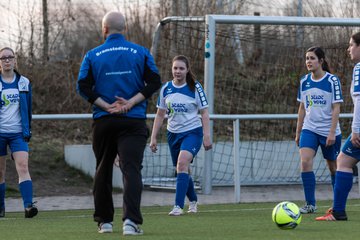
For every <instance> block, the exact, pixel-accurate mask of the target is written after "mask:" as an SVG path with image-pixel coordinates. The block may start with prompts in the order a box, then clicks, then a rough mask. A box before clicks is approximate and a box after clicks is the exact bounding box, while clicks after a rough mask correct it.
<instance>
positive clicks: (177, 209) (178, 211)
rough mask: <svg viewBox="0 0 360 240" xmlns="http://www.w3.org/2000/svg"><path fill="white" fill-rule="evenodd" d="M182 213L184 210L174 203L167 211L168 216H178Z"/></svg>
mask: <svg viewBox="0 0 360 240" xmlns="http://www.w3.org/2000/svg"><path fill="white" fill-rule="evenodd" d="M183 214H184V211H183V210H182V208H181V207H179V206H178V205H175V206H174V208H173V209H172V210H171V212H169V216H180V215H183Z"/></svg>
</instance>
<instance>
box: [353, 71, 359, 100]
mask: <svg viewBox="0 0 360 240" xmlns="http://www.w3.org/2000/svg"><path fill="white" fill-rule="evenodd" d="M359 77H360V64H356V66H355V67H354V72H353V81H354V92H353V94H354V95H359V94H360V83H359V81H360V80H359Z"/></svg>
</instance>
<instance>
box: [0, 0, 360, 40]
mask: <svg viewBox="0 0 360 240" xmlns="http://www.w3.org/2000/svg"><path fill="white" fill-rule="evenodd" d="M84 1H85V2H86V4H87V5H88V6H89V7H92V8H93V9H97V10H99V11H98V12H99V16H94V18H95V17H98V18H101V16H100V15H103V12H104V9H105V8H106V9H108V10H112V9H113V6H114V4H117V6H124V4H126V5H131V4H134V3H135V4H136V3H139V4H140V5H141V4H143V5H144V4H145V3H149V2H151V3H152V2H157V1H158V0H48V2H49V4H51V6H49V8H50V7H53V8H56V9H57V11H58V12H61V11H62V8H63V9H64V8H65V7H66V4H69V3H71V4H72V6H77V5H84ZM169 1H170V0H169ZM178 1H180V0H178ZM217 1H224V3H230V2H231V1H239V0H217ZM245 1H246V4H247V5H246V6H247V15H252V14H253V13H254V12H260V13H261V15H262V16H278V15H286V14H288V15H292V16H295V15H297V12H296V11H297V10H296V8H294V7H292V8H289V5H288V3H289V2H295V3H297V2H299V1H300V2H302V3H303V5H304V7H303V13H304V14H307V13H311V14H315V15H316V12H314V11H315V10H321V9H325V8H326V7H329V6H327V5H326V4H329V3H331V5H332V6H334V7H333V8H334V9H337V10H335V11H334V12H333V13H332V14H333V17H339V16H341V15H343V14H342V12H341V10H342V9H345V7H344V6H343V5H344V3H345V2H347V3H349V2H352V3H354V4H355V5H354V6H355V7H354V6H353V8H354V9H358V8H356V4H357V6H360V0H267V1H265V0H245ZM41 3H42V0H0V12H1V18H0V19H1V22H0V47H2V46H4V45H7V46H10V47H14V45H15V44H16V42H18V41H20V40H21V39H22V40H23V41H26V39H28V36H27V35H26V33H27V32H29V29H28V28H29V27H30V26H29V24H28V23H29V19H35V21H37V24H41V22H42V21H41V19H42V18H41V17H42V16H41V15H42V13H41ZM305 5H307V6H310V8H309V7H305ZM314 9H315V10H314ZM336 15H338V16H336ZM354 15H355V16H356V14H354ZM34 27H35V28H41V25H38V26H34Z"/></svg>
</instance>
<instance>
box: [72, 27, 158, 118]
mask: <svg viewBox="0 0 360 240" xmlns="http://www.w3.org/2000/svg"><path fill="white" fill-rule="evenodd" d="M160 86H161V81H160V76H159V73H158V69H157V67H156V65H155V62H154V59H153V57H152V56H151V54H150V52H149V51H148V50H147V49H146V48H145V47H142V46H140V45H137V44H134V43H131V42H129V41H126V40H125V38H124V36H123V35H121V34H111V35H110V36H108V38H107V39H106V41H105V43H104V44H102V45H100V46H98V47H96V48H94V49H92V50H90V51H89V52H87V53H86V55H85V57H84V59H83V61H82V64H81V67H80V72H79V76H78V81H77V91H78V92H79V93H80V95H81V96H82V97H83V98H85V99H86V100H87V101H89V102H90V103H92V104H93V103H94V102H95V100H96V99H97V98H99V97H101V98H102V99H103V100H104V101H106V102H107V103H109V104H111V103H113V102H115V101H116V98H115V96H118V97H123V98H125V99H127V100H128V99H130V98H131V97H133V96H134V95H136V94H137V93H139V92H140V93H142V94H143V95H144V96H145V98H146V99H147V98H149V97H150V96H151V95H152V94H153V93H154V92H156V91H157V90H158V89H159V88H160ZM146 107H147V101H143V102H141V103H139V104H137V105H135V106H134V107H133V108H132V109H131V110H130V111H129V112H127V113H124V114H121V116H124V117H129V118H142V119H145V118H146ZM106 115H110V113H108V112H106V111H104V110H103V109H101V108H99V107H97V106H95V105H94V106H93V118H94V119H96V118H99V117H102V116H106Z"/></svg>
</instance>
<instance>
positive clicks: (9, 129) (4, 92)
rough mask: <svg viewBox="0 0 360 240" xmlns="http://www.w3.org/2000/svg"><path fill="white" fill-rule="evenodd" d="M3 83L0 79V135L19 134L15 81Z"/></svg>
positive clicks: (17, 99)
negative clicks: (0, 87)
mask: <svg viewBox="0 0 360 240" xmlns="http://www.w3.org/2000/svg"><path fill="white" fill-rule="evenodd" d="M15 78H16V76H14V79H13V80H12V82H11V83H7V82H4V81H3V80H2V79H1V77H0V86H2V89H1V90H0V93H1V95H0V97H1V99H0V133H21V132H22V125H21V116H20V95H19V89H18V84H17V82H16V81H15Z"/></svg>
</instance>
